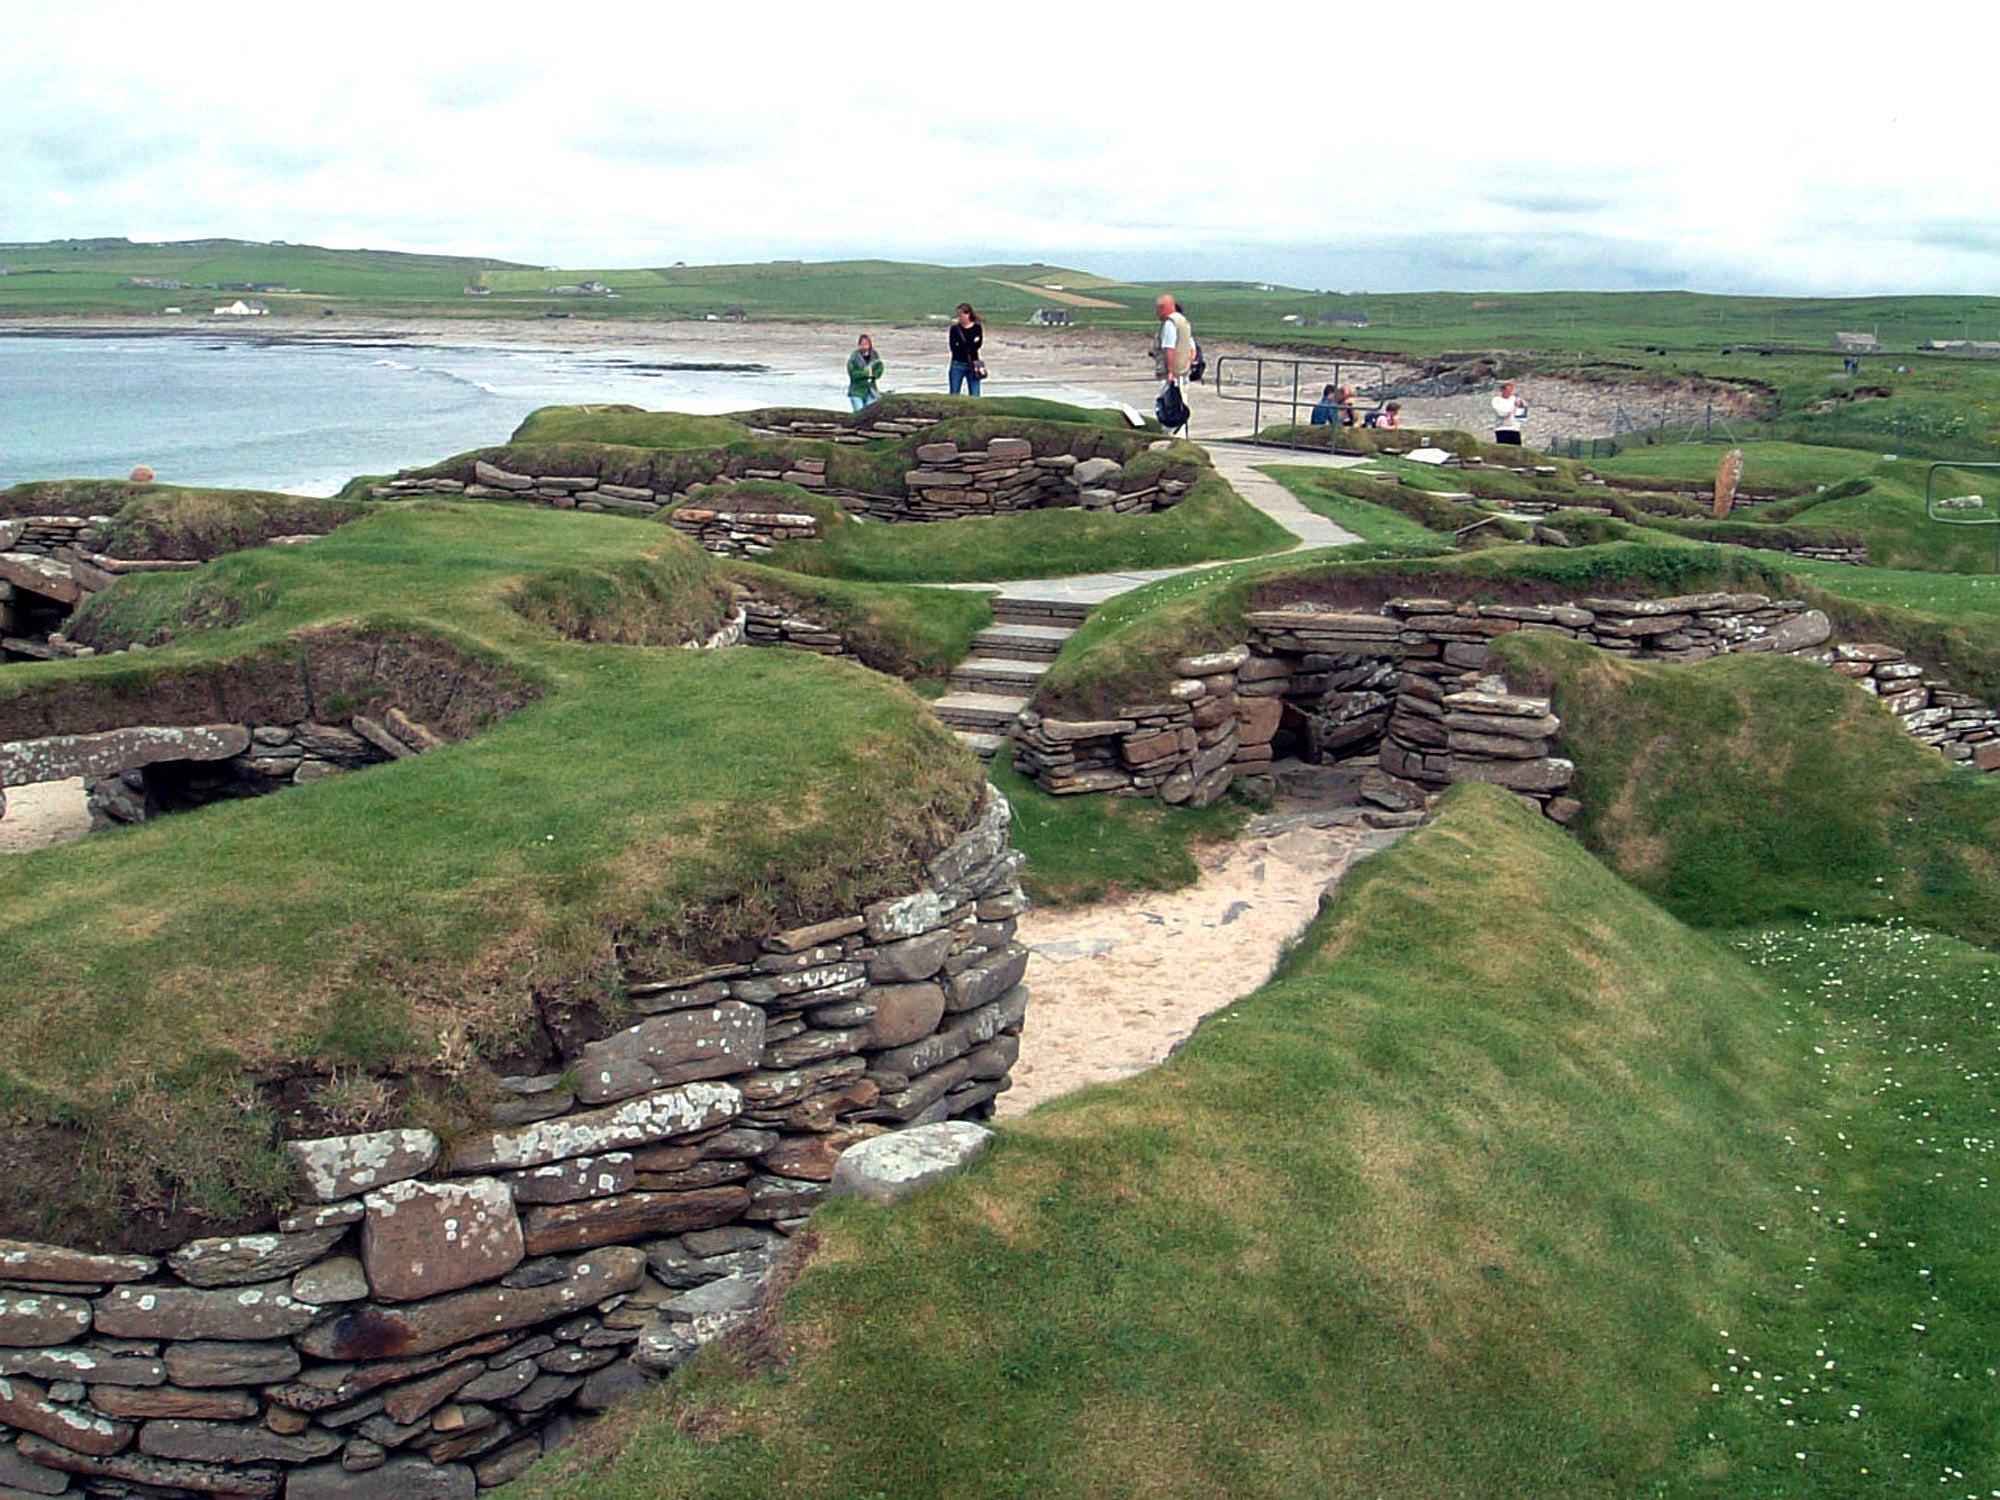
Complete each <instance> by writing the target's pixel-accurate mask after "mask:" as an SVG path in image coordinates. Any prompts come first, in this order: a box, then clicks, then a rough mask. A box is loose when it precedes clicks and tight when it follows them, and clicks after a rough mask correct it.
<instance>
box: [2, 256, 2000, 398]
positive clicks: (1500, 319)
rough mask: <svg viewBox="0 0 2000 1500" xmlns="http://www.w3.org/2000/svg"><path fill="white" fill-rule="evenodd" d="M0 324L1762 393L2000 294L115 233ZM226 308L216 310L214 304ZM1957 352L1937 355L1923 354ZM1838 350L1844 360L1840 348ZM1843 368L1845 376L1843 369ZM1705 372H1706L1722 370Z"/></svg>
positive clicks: (12, 261)
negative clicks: (1520, 361) (443, 323)
mask: <svg viewBox="0 0 2000 1500" xmlns="http://www.w3.org/2000/svg"><path fill="white" fill-rule="evenodd" d="M0 272H4V273H5V274H0V320H5V319H9V318H15V319H21V318H34V317H48V316H74V315H78V314H99V315H120V314H122V315H125V316H143V317H153V316H157V315H159V314H161V313H162V312H164V311H165V310H166V309H167V308H169V307H178V308H180V309H181V310H182V312H183V314H184V315H188V316H194V315H203V314H207V313H209V312H210V311H211V310H212V308H213V306H215V305H219V304H220V303H221V302H223V301H226V300H228V299H227V298H222V297H220V296H219V295H218V294H220V293H222V292H225V291H226V292H228V293H229V294H230V296H231V297H234V296H239V295H245V294H250V295H254V296H256V297H257V298H258V299H259V300H262V301H263V302H265V303H267V304H268V306H269V308H270V311H271V313H272V314H273V315H274V316H276V317H278V318H298V317H310V318H317V317H320V316H322V315H325V314H352V315H359V316H366V317H371V318H395V317H408V318H417V317H421V318H433V319H434V318H449V317H467V318H470V317H480V318H495V319H532V318H542V317H549V316H557V317H566V318H579V319H582V318H589V319H598V320H618V321H626V320H631V321H672V320H690V319H691V320H705V319H720V320H729V321H736V320H747V321H759V320H769V319H780V320H788V321H803V322H838V323H842V324H846V325H848V326H850V327H866V326H868V325H875V326H885V325H889V324H913V323H925V322H938V323H942V322H943V321H945V320H947V319H948V318H949V317H950V315H951V310H952V309H953V308H954V307H955V306H956V305H957V304H958V303H959V302H961V301H964V302H970V303H972V304H973V305H974V306H975V307H977V308H978V309H979V312H980V315H981V316H982V317H983V318H984V319H985V320H986V322H987V323H988V324H990V325H992V326H995V327H1004V326H1007V325H1009V324H1012V325H1017V326H1018V325H1021V324H1026V323H1028V322H1030V321H1035V320H1037V314H1038V313H1044V314H1046V317H1045V318H1044V319H1042V320H1043V321H1053V322H1063V321H1067V322H1068V323H1069V324H1071V325H1073V326H1077V327H1083V328H1099V329H1115V330H1123V331H1139V330H1144V329H1147V328H1149V327H1151V325H1152V304H1153V300H1154V298H1155V297H1156V296H1157V295H1158V294H1159V293H1160V292H1161V291H1171V292H1173V293H1174V294H1175V295H1177V296H1178V297H1179V298H1180V299H1181V301H1182V304H1183V306H1184V307H1186V308H1187V309H1188V311H1189V313H1190V315H1191V317H1192V318H1193V320H1194V324H1195V328H1196V330H1197V332H1199V333H1200V334H1202V335H1203V336H1205V337H1208V338H1211V339H1214V338H1221V337H1232V338H1238V339H1243V338H1255V339H1258V340H1260V341H1264V342H1267V343H1280V344H1287V345H1295V346H1298V347H1301V348H1307V349H1311V348H1328V347H1340V348H1344V349H1347V350H1351V351H1355V352H1359V353H1362V354H1367V353H1371V352H1372V353H1378V354H1394V355H1401V356H1408V357H1416V358H1430V357H1438V356H1444V357H1450V356H1452V355H1454V354H1464V353H1465V352H1467V351H1471V352H1472V353H1473V354H1474V355H1477V354H1478V353H1479V352H1481V351H1487V352H1492V351H1506V352H1507V356H1508V357H1512V356H1516V355H1519V356H1531V357H1534V358H1536V359H1537V360H1540V361H1542V362H1543V363H1546V362H1547V361H1548V360H1550V359H1552V358H1553V359H1558V360H1566V361H1570V362H1573V363H1575V364H1576V365H1578V366H1580V367H1584V368H1589V369H1592V370H1595V371H1598V372H1601V373H1604V374H1607V375H1611V376H1614V377H1621V376H1627V375H1644V376H1647V377H1656V378H1657V377H1665V378H1672V377H1673V376H1675V375H1677V374H1680V373H1684V368H1683V362H1684V361H1686V360H1688V359H1690V358H1695V359H1699V360H1701V361H1702V362H1703V364H1704V366H1712V364H1713V361H1714V360H1715V359H1716V358H1717V357H1721V358H1724V359H1732V358H1733V359H1734V360H1735V361H1737V362H1738V364H1739V365H1740V364H1741V363H1742V361H1744V359H1745V358H1746V356H1747V357H1748V359H1749V360H1750V361H1751V363H1749V364H1747V365H1742V368H1741V370H1740V371H1738V370H1736V369H1735V368H1733V367H1732V369H1731V372H1730V373H1732V374H1733V373H1742V374H1754V375H1755V376H1756V377H1758V378H1762V379H1766V380H1768V379H1769V378H1770V377H1771V376H1772V375H1773V373H1774V371H1775V368H1776V367H1774V366H1772V365H1770V363H1769V360H1768V356H1770V355H1773V354H1776V355H1787V356H1806V357H1810V358H1812V359H1813V360H1814V361H1815V363H1814V364H1813V366H1812V368H1813V371H1814V372H1815V373H1817V368H1818V366H1817V361H1818V360H1819V359H1820V358H1823V357H1825V356H1826V355H1833V356H1834V357H1835V358H1836V359H1837V358H1838V357H1839V355H1838V354H1837V353H1836V352H1835V351H1836V350H1837V348H1838V341H1837V339H1836V335H1847V336H1850V337H1851V336H1852V335H1854V334H1856V333H1866V334H1868V335H1870V336H1871V337H1873V338H1876V339H1878V340H1879V345H1880V351H1881V352H1880V354H1875V355H1870V356H1868V360H1869V370H1870V373H1871V374H1872V373H1874V369H1875V366H1874V361H1876V360H1879V359H1881V358H1882V357H1883V356H1891V357H1892V358H1891V363H1894V362H1895V361H1896V360H1897V359H1901V358H1906V357H1908V356H1911V355H1916V354H1918V353H1919V351H1924V355H1925V357H1926V358H1953V359H1957V360H1959V361H1960V362H1966V361H1972V360H1976V359H1977V357H1978V356H1979V354H1980V353H1981V349H1980V347H1979V346H1980V343H1981V341H1990V340H1994V339H1996V338H2000V299H1996V298H1985V297H1916V296H1911V297H1903V296H1897V297H1851V298H1824V297H1820V298H1815V297H1736V296H1713V295H1708V294H1705V293H1696V292H1680V291H1646V292H1490V293H1478V292H1470V293H1468V292H1398V293H1366V292H1332V291H1314V290H1311V289H1307V288H1302V287H1289V286H1283V285H1279V284H1275V283H1271V282H1252V281H1170V282H1165V283H1156V284H1141V283H1132V282H1123V281H1118V280H1116V279H1114V278H1111V277H1107V276H1103V275H1100V274H1098V273H1096V272H1093V271H1088V270H1082V269H1078V268H1076V267H1071V266H1060V265H1053V264H1050V263H1047V262H1043V261H1034V262H1028V263H1025V264H1014V263H1003V264H994V265H978V266H940V265H929V264H922V263H914V262H903V261H893V260H845V261H801V260H776V261H761V262H754V263H744V264H736V265H704V266H691V265H685V264H679V263H675V264H671V265H664V266H641V267H605V266H594V267H589V266H586V267H564V268H556V267H547V266H531V265H525V264H522V263H520V262H516V261H505V260H499V259H495V258H492V257H482V256H453V255H417V254H410V253H407V252H403V251H396V250H362V249H356V250H340V249H329V248H325V247H322V246H316V245H294V244H287V243H285V242H282V241H274V242H271V243H268V244H264V243H255V242H251V241H247V240H234V239H200V240H181V241H173V242H166V243H150V242H143V241H134V240H129V239H123V238H98V239H70V240H51V241H45V242H42V243H38V244H7V245H0ZM212 295H213V296H214V297H215V300H214V301H212V302H211V301H210V298H211V296H212ZM1934 340H1957V341H1960V348H1959V349H1958V350H1957V351H1956V352H1955V353H1952V352H1947V353H1946V354H1943V355H1939V354H1937V353H1936V352H1935V351H1931V350H1928V349H1927V348H1926V346H1927V345H1928V344H1929V343H1930V342H1931V341H1934ZM1842 352H1844V351H1842ZM1836 367H1837V366H1836ZM1710 373H1714V371H1713V370H1712V369H1711V370H1710Z"/></svg>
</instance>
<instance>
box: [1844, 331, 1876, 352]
mask: <svg viewBox="0 0 2000 1500" xmlns="http://www.w3.org/2000/svg"><path fill="white" fill-rule="evenodd" d="M1833 347H1834V348H1836V349H1840V350H1844V351H1845V352H1847V353H1849V354H1880V353H1881V352H1882V341H1881V340H1880V339H1878V338H1877V337H1875V335H1874V334H1872V333H1836V334H1835V335H1834V336H1833Z"/></svg>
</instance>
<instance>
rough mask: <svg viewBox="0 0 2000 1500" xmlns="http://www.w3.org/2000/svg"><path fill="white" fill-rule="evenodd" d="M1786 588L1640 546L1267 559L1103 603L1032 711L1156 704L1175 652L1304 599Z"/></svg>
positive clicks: (1754, 568)
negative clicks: (1252, 614)
mask: <svg viewBox="0 0 2000 1500" xmlns="http://www.w3.org/2000/svg"><path fill="white" fill-rule="evenodd" d="M1788 582H1789V580H1788V578H1787V577H1786V575H1784V574H1782V573H1779V572H1778V571H1777V570H1776V569H1775V568H1773V567H1771V566H1770V565H1769V564H1768V562H1767V561H1765V560H1764V559H1761V558H1759V557H1758V556H1757V555H1756V554H1754V553H1746V552H1739V551H1725V550H1723V549H1721V548H1714V547H1693V546H1685V545H1678V546H1675V545H1648V544H1641V543H1633V542H1626V543H1620V544H1617V545H1612V546H1604V547H1585V548H1577V549H1574V550H1561V549H1553V548H1542V547H1503V548H1495V549H1493V550H1490V551H1484V552H1478V553H1474V554H1470V555H1466V556H1453V557H1416V558H1412V557H1405V556H1396V557H1388V558H1372V559H1360V560H1350V559H1349V558H1347V557H1346V556H1344V555H1343V554H1342V553H1340V552H1337V551H1335V552H1315V553H1308V554H1305V555H1303V556H1292V557H1281V558H1260V559H1256V560H1254V561H1251V562H1245V563H1235V564H1231V565H1229V566H1227V567H1221V568H1213V569H1209V570H1207V571H1204V572H1202V573H1198V574H1184V575H1182V576H1180V577H1177V578H1169V579H1164V580H1162V581H1161V582H1159V583H1153V584H1148V585H1147V586H1146V587H1144V588H1142V589H1135V590H1133V591H1132V592H1131V593H1129V594H1122V595H1120V596H1119V597H1118V598H1116V599H1113V600H1110V601H1109V602H1108V603H1106V604H1104V605H1102V606H1101V607H1099V608H1098V609H1097V610H1095V611H1094V612H1093V613H1092V614H1091V616H1090V618H1089V619H1088V620H1086V621H1085V622H1084V623H1083V625H1082V627H1081V628H1080V629H1079V630H1078V631H1077V633H1076V634H1075V635H1074V636H1072V637H1071V638H1070V639H1069V641H1068V642H1067V643H1066V644H1065V645H1064V647H1063V652H1062V655H1061V656H1060V657H1058V658H1057V659H1056V662H1055V665H1054V666H1053V667H1052V668H1051V669H1050V670H1049V672H1048V675H1047V676H1045V677H1044V678H1043V679H1042V684H1041V689H1040V692H1039V693H1038V695H1037V697H1036V700H1035V706H1036V707H1037V708H1039V709H1041V710H1042V711H1043V712H1044V713H1049V714H1054V715H1058V716H1063V717H1075V718H1097V717H1102V716H1103V715H1104V714H1105V713H1107V712H1108V711H1110V710H1111V709H1113V708H1115V707H1116V706H1117V705H1118V704H1120V703H1135V702H1150V701H1157V700H1158V699H1160V698H1161V697H1163V696H1165V694H1166V691H1167V689H1168V688H1169V687H1170V686H1171V684H1172V681H1173V662H1174V658H1175V657H1177V656H1185V655H1188V654H1189V653H1191V652H1200V651H1211V650H1221V649H1225V648H1227V647H1230V646H1234V645H1240V644H1241V643H1242V641H1243V640H1244V636H1245V631H1246V628H1247V626H1246V623H1245V617H1246V616H1247V615H1248V614H1249V613H1250V612H1251V611H1253V610H1258V609H1270V608H1276V607H1278V606H1280V605H1283V604H1291V603H1298V602H1301V601H1315V602H1319V603H1325V604H1329V605H1332V606H1335V607H1338V608H1343V609H1353V610H1360V611H1371V610H1374V609H1376V608H1378V607H1379V606H1380V605H1381V604H1382V603H1383V602H1384V601H1385V600H1388V599H1394V598H1398V597H1401V596H1405V595H1423V596H1427V597H1436V596H1440V595H1442V596H1444V597H1447V598H1453V599H1475V600H1483V601H1489V602H1495V603H1500V602H1506V603H1516V604H1530V603H1551V602H1558V601H1566V600H1571V599H1575V598H1577V597H1579V596H1582V595H1588V594H1618V595H1621V596H1626V597H1634V598H1638V597H1645V596H1649V595H1654V596H1657V595H1667V594H1682V593H1691V592H1694V591H1696V590H1701V589H1739V590H1755V591H1757V592H1764V593H1776V592H1781V591H1782V590H1783V588H1784V587H1785V586H1786V584H1787V583H1788Z"/></svg>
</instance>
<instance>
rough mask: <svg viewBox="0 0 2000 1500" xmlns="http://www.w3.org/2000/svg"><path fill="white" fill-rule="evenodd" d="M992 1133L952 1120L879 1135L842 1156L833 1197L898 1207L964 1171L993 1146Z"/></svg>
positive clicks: (835, 1177)
mask: <svg viewBox="0 0 2000 1500" xmlns="http://www.w3.org/2000/svg"><path fill="white" fill-rule="evenodd" d="M992 1141H993V1132H992V1131H990V1130H988V1129H986V1128H985V1127H984V1126H982V1125H975V1124H973V1123H972V1122H971V1121H969V1120H947V1121H944V1122H942V1123H940V1124H936V1125H920V1126H917V1127H916V1128H914V1129H911V1130H899V1131H895V1132H893V1133H891V1134H889V1135H879V1136H875V1137H874V1138H872V1139H870V1140H866V1141H862V1142H861V1143H860V1144H859V1145H855V1146H850V1147H848V1149H847V1150H846V1151H844V1152H843V1153H841V1157H840V1161H839V1162H838V1163H837V1164H836V1165H835V1167H834V1171H833V1189H832V1192H833V1196H834V1197H836V1198H859V1199H861V1200H862V1201H864V1202H867V1203H895V1202H898V1201H900V1200H901V1199H903V1198H907V1197H908V1196H909V1195H910V1194H912V1193H914V1192H916V1191H917V1190H918V1189H919V1188H922V1187H924V1186H926V1185H928V1184H930V1183H932V1182H936V1181H938V1180H939V1179H941V1178H944V1177H948V1176H951V1175H953V1174H954V1173H957V1172H960V1171H963V1170H964V1169H965V1167H966V1166H967V1165H968V1164H969V1163H970V1162H972V1161H973V1160H974V1159H975V1158H976V1157H978V1156H979V1155H980V1153H982V1152H983V1151H985V1149H986V1148H987V1147H988V1146H989V1145H991V1144H992Z"/></svg>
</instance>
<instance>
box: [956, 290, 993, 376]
mask: <svg viewBox="0 0 2000 1500" xmlns="http://www.w3.org/2000/svg"><path fill="white" fill-rule="evenodd" d="M985 342H986V330H985V329H984V328H981V327H980V326H979V314H978V313H976V312H974V311H973V310H972V304H971V303H970V302H961V303H959V304H958V313H957V316H956V317H955V318H954V319H953V320H952V325H951V369H950V372H949V374H950V379H951V393H952V394H953V395H954V396H956V395H957V394H958V392H959V387H961V386H963V387H964V388H965V389H966V391H967V392H968V393H970V394H971V395H974V396H976V395H978V394H979V382H980V381H982V380H984V379H985V378H986V366H985V364H984V362H982V361H981V360H980V358H979V346H980V345H981V344H983V343H985Z"/></svg>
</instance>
